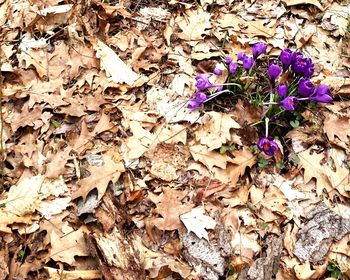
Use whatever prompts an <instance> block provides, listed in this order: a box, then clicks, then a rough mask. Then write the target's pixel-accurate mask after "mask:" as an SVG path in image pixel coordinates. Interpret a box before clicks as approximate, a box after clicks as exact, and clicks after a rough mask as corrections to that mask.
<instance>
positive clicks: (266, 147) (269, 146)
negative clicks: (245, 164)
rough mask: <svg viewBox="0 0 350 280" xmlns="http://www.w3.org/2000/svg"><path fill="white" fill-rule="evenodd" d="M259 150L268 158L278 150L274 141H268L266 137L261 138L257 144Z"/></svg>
mask: <svg viewBox="0 0 350 280" xmlns="http://www.w3.org/2000/svg"><path fill="white" fill-rule="evenodd" d="M257 145H258V148H259V150H261V151H263V152H264V153H265V154H266V155H268V156H273V155H274V154H275V152H276V151H277V150H278V149H279V148H278V145H277V143H276V142H275V141H273V140H270V139H269V138H268V137H263V138H261V139H260V140H259V142H258V143H257Z"/></svg>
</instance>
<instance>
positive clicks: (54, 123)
mask: <svg viewBox="0 0 350 280" xmlns="http://www.w3.org/2000/svg"><path fill="white" fill-rule="evenodd" d="M51 124H52V125H53V126H54V128H59V127H61V123H60V122H58V121H56V120H51Z"/></svg>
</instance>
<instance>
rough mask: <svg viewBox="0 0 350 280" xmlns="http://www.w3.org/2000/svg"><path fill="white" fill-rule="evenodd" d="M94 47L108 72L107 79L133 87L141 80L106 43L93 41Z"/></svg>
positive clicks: (102, 65) (102, 66)
mask: <svg viewBox="0 0 350 280" xmlns="http://www.w3.org/2000/svg"><path fill="white" fill-rule="evenodd" d="M92 45H93V47H94V49H95V50H96V56H97V57H98V58H99V59H100V61H101V68H102V69H103V70H105V71H106V74H107V77H108V78H109V79H110V80H111V81H112V82H114V83H116V84H123V83H126V84H128V85H132V84H133V83H134V82H135V81H136V80H137V79H138V78H139V75H138V74H136V73H135V72H134V71H133V70H132V69H131V68H130V67H129V66H127V65H126V64H125V63H124V62H123V61H122V60H121V59H120V58H119V56H118V55H117V54H116V53H115V52H114V51H113V50H112V49H111V48H110V47H108V46H107V45H106V44H105V43H103V42H102V41H100V40H98V39H96V40H93V41H92Z"/></svg>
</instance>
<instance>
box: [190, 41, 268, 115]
mask: <svg viewBox="0 0 350 280" xmlns="http://www.w3.org/2000/svg"><path fill="white" fill-rule="evenodd" d="M266 48H267V45H266V44H265V43H256V44H254V45H253V46H252V48H251V49H252V54H253V56H248V55H246V54H245V53H242V52H240V53H238V54H237V62H234V61H233V60H232V58H231V57H230V56H226V57H225V59H224V61H225V64H226V66H227V69H228V72H229V73H230V74H232V75H234V74H236V72H237V70H238V67H239V66H240V64H238V61H240V62H241V63H242V67H243V69H245V70H247V71H249V70H251V69H252V68H253V66H254V64H255V60H256V59H257V58H258V57H259V56H260V55H261V54H264V53H266ZM213 74H214V75H217V76H220V75H221V74H222V70H221V69H220V68H215V69H214V70H213ZM195 79H196V88H197V92H196V93H195V95H194V97H193V98H191V99H190V100H189V101H188V103H187V108H188V109H190V110H195V109H197V108H198V107H200V106H201V105H202V104H203V103H204V102H206V101H207V100H209V99H212V97H213V96H207V94H206V93H205V91H206V90H208V89H211V88H216V92H221V91H222V89H223V85H214V84H213V83H211V82H210V80H209V76H208V75H207V74H198V75H197V76H196V78H195Z"/></svg>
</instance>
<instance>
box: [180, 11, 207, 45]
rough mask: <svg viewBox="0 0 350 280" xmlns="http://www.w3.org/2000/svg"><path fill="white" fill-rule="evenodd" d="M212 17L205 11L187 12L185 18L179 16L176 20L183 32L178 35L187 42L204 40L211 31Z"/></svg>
mask: <svg viewBox="0 0 350 280" xmlns="http://www.w3.org/2000/svg"><path fill="white" fill-rule="evenodd" d="M210 17H211V14H210V13H208V12H206V11H205V10H203V9H198V10H187V11H186V13H185V14H184V16H177V17H176V19H175V22H176V23H177V24H178V25H179V27H180V28H181V30H182V33H178V34H177V35H178V36H179V38H181V39H184V40H187V41H191V40H200V39H202V38H203V35H206V34H208V33H209V31H210V30H209V29H210V27H211V22H210Z"/></svg>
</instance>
